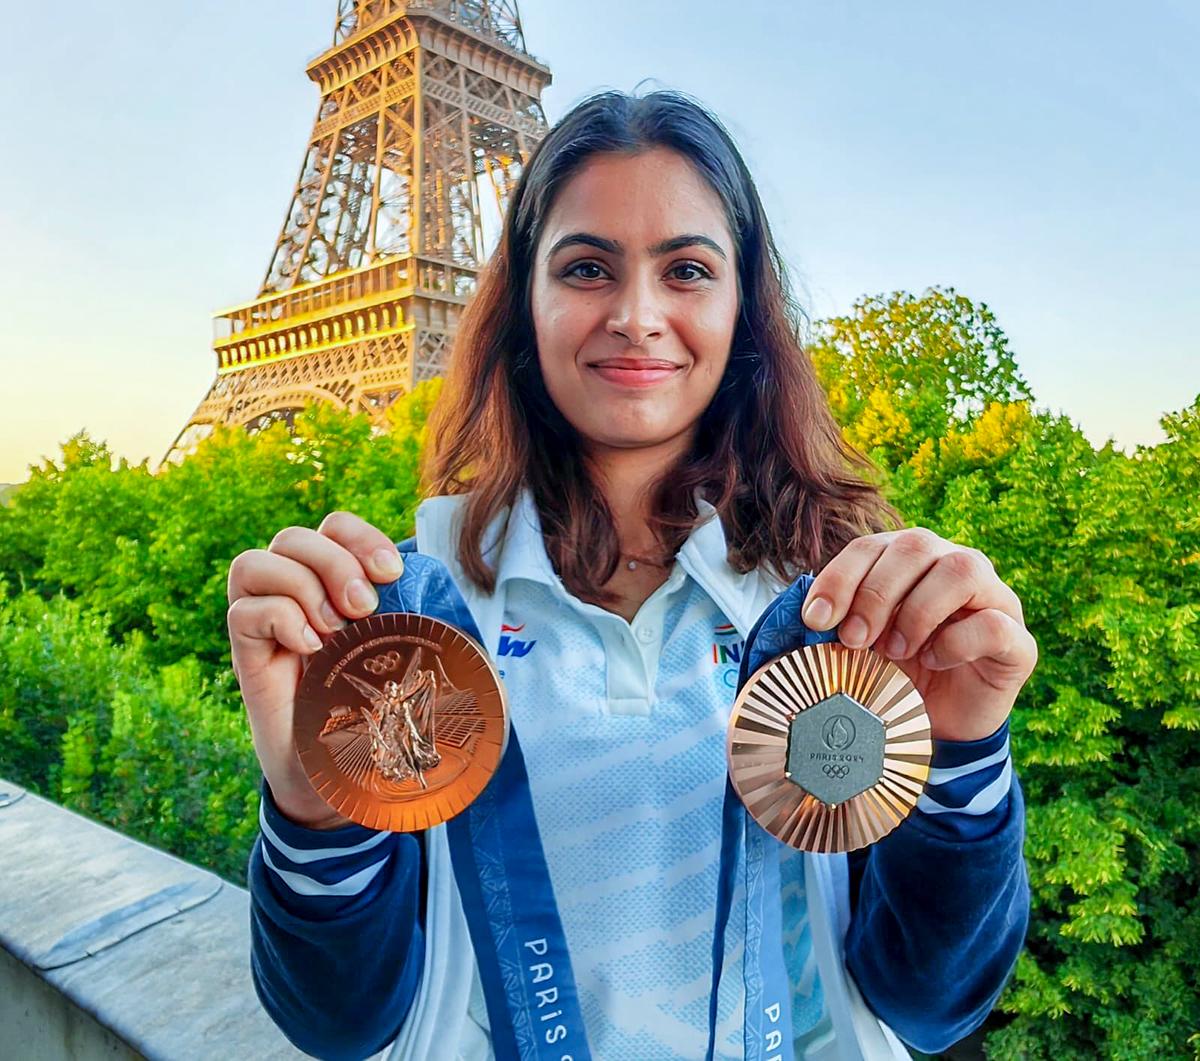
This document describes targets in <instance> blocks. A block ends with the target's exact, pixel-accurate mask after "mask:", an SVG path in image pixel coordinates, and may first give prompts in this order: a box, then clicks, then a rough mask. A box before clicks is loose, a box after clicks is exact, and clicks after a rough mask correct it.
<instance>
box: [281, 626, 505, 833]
mask: <svg viewBox="0 0 1200 1061" xmlns="http://www.w3.org/2000/svg"><path fill="white" fill-rule="evenodd" d="M508 718H509V713H508V701H507V698H506V696H505V692H504V686H503V684H502V683H501V681H500V676H499V674H498V673H497V672H496V668H495V667H494V666H493V665H492V661H491V660H490V659H489V658H488V655H487V653H486V652H485V651H484V650H483V648H482V647H480V645H479V643H478V642H477V641H475V640H474V639H473V638H471V637H468V636H467V635H466V634H464V633H463V632H462V631H461V630H459V629H457V628H456V627H453V626H450V625H449V624H447V623H444V622H441V621H440V620H438V619H433V618H430V617H429V616H426V615H418V614H415V613H411V612H385V613H382V614H379V615H372V616H369V617H368V618H366V619H360V620H359V621H357V622H354V623H351V624H350V625H349V626H347V627H345V628H344V629H342V630H339V631H338V632H337V633H335V634H333V635H332V636H331V637H330V638H329V639H328V640H327V641H326V642H325V645H324V646H323V647H322V648H321V649H320V650H319V651H318V652H315V653H314V654H313V655H312V656H310V657H309V658H308V664H307V667H306V668H305V671H304V675H303V677H302V678H301V679H300V687H299V689H298V690H297V692H296V712H295V734H296V748H297V751H298V752H299V754H300V762H301V764H302V765H303V766H304V770H305V773H306V774H307V775H308V779H309V781H310V782H311V783H312V786H313V788H314V789H316V791H317V794H318V795H319V796H320V797H321V798H322V799H323V800H325V802H326V803H328V804H329V806H330V807H332V808H333V809H334V810H335V811H337V813H338V814H340V815H342V816H343V817H345V818H349V819H350V820H351V821H354V822H358V823H359V824H360V825H365V826H367V827H368V828H371V829H389V830H392V831H396V832H416V831H418V830H421V829H429V828H432V827H433V826H435V825H440V824H441V823H442V822H444V821H447V820H448V819H450V818H453V817H454V816H455V815H456V814H458V813H459V812H460V811H462V810H465V809H466V807H467V806H468V805H469V804H470V803H471V801H472V800H474V799H475V797H476V796H478V795H479V793H480V792H482V791H483V790H484V788H485V787H486V786H487V783H488V782H489V781H490V780H491V778H492V775H493V774H494V773H495V772H496V769H497V768H498V767H499V765H500V760H501V758H502V756H503V755H504V748H505V746H506V744H507V742H508Z"/></svg>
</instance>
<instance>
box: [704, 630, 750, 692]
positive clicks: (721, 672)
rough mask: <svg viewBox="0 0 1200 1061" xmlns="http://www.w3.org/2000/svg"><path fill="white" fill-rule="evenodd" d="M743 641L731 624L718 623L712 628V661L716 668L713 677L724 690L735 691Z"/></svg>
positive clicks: (743, 647) (743, 645) (744, 645)
mask: <svg viewBox="0 0 1200 1061" xmlns="http://www.w3.org/2000/svg"><path fill="white" fill-rule="evenodd" d="M745 647H746V642H745V641H743V640H742V639H741V638H740V637H739V636H738V632H737V627H735V626H734V625H733V623H720V624H718V625H717V626H714V627H713V645H712V661H713V666H714V667H715V668H716V673H715V677H716V679H717V681H718V682H719V683H720V684H721V685H722V686H724V687H725V688H726V689H736V688H737V679H738V667H739V666H740V664H741V662H742V652H743V651H744V650H745Z"/></svg>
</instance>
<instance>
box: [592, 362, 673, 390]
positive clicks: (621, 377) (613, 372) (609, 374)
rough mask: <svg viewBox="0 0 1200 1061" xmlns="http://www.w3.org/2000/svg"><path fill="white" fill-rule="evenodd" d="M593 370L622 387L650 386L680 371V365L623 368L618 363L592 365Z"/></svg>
mask: <svg viewBox="0 0 1200 1061" xmlns="http://www.w3.org/2000/svg"><path fill="white" fill-rule="evenodd" d="M591 368H592V371H594V372H596V373H597V374H599V375H600V376H601V377H602V378H603V379H606V380H608V382H609V383H616V384H618V385H619V386H622V387H650V386H653V385H654V384H655V383H658V382H660V381H662V380H664V379H667V378H669V377H671V376H673V375H675V373H676V372H678V371H679V366H678V365H669V366H662V365H659V366H655V367H653V368H623V367H620V366H617V365H592V366H591Z"/></svg>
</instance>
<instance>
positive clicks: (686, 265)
mask: <svg viewBox="0 0 1200 1061" xmlns="http://www.w3.org/2000/svg"><path fill="white" fill-rule="evenodd" d="M680 270H688V271H690V272H693V273H696V274H697V276H679V279H680V280H695V279H701V280H703V279H712V273H710V272H709V271H708V270H707V269H705V268H704V266H703V265H699V264H698V263H696V262H680V263H679V264H678V265H676V266H675V267H674V268H673V269H672V272H674V273H675V274H676V275H677V276H678V273H679V271H680Z"/></svg>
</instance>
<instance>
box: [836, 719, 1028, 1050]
mask: <svg viewBox="0 0 1200 1061" xmlns="http://www.w3.org/2000/svg"><path fill="white" fill-rule="evenodd" d="M1024 838H1025V804H1024V798H1023V795H1022V792H1021V784H1020V781H1019V779H1018V777H1017V774H1016V771H1015V770H1014V769H1013V765H1012V758H1011V754H1010V750H1009V737H1008V723H1007V722H1005V723H1004V725H1002V726H1001V727H1000V728H999V729H998V730H997V731H996V732H995V733H993V734H992V735H991V736H989V737H985V738H983V739H982V740H977V741H935V742H934V752H933V761H932V769H931V771H930V776H929V781H928V784H927V786H926V789H925V793H924V795H922V797H921V799H920V801H919V802H918V803H917V806H916V809H915V810H914V811H913V813H912V814H910V815H909V816H908V818H906V819H905V820H904V821H903V822H902V823H901V824H900V825H899V826H898V827H897V828H896V829H895V830H893V831H892V832H891V833H889V834H888V835H887V836H885V837H884V838H883V839H882V840H880V841H879V842H878V843H876V844H873V845H872V846H871V847H870V848H867V849H866V850H864V851H856V852H852V853H851V855H850V878H851V895H852V897H853V902H854V906H853V914H852V916H851V919H850V927H849V930H848V931H847V934H846V951H845V954H846V966H847V968H848V969H849V970H850V972H851V974H852V975H853V976H854V979H855V981H856V982H857V983H858V986H859V988H860V989H861V990H862V993H863V997H864V998H865V999H866V1000H867V1003H868V1005H870V1007H871V1008H872V1009H873V1010H874V1011H875V1013H877V1014H878V1015H879V1016H880V1017H881V1018H882V1019H883V1020H885V1021H886V1022H887V1023H888V1024H889V1025H890V1026H891V1028H892V1030H893V1031H895V1032H896V1034H897V1035H899V1036H900V1038H901V1039H903V1040H904V1041H905V1042H906V1043H908V1044H909V1045H910V1046H913V1047H916V1048H917V1049H918V1050H920V1051H922V1052H923V1053H927V1054H937V1053H941V1052H942V1051H944V1050H946V1049H947V1048H948V1047H949V1046H950V1045H951V1044H952V1043H955V1042H957V1041H958V1040H959V1039H961V1038H963V1037H964V1036H966V1035H968V1034H970V1033H971V1032H972V1031H974V1030H975V1029H976V1028H978V1027H979V1025H980V1024H982V1023H983V1021H984V1020H985V1018H986V1017H987V1015H988V1013H989V1012H991V1009H992V1007H993V1006H994V1005H995V1003H996V1000H997V999H998V998H999V996H1000V992H1001V991H1002V990H1003V988H1004V984H1005V983H1006V982H1007V980H1008V977H1009V976H1010V975H1011V973H1012V970H1013V968H1014V966H1015V964H1016V960H1017V955H1018V954H1019V953H1020V950H1021V946H1022V944H1023V942H1024V939H1025V930H1026V928H1027V926H1028V923H1029V877H1028V873H1027V871H1026V867H1025V860H1024V857H1023V854H1022V849H1023V846H1024Z"/></svg>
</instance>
